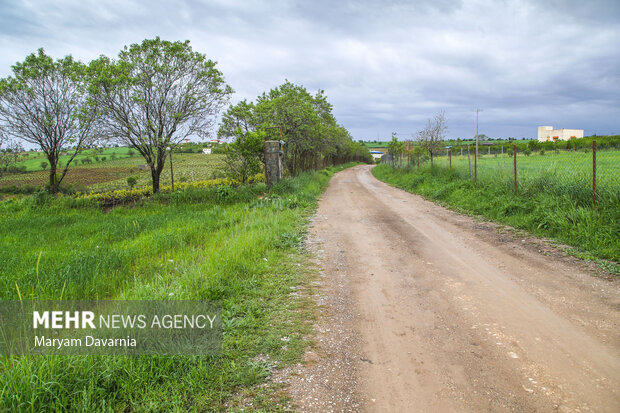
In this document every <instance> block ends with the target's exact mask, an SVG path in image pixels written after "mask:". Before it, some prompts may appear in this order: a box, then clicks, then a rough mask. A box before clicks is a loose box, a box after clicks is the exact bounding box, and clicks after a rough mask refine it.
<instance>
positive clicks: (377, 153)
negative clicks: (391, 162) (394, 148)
mask: <svg viewBox="0 0 620 413" xmlns="http://www.w3.org/2000/svg"><path fill="white" fill-rule="evenodd" d="M370 154H371V155H372V157H373V158H374V159H381V157H382V156H383V152H381V151H370Z"/></svg>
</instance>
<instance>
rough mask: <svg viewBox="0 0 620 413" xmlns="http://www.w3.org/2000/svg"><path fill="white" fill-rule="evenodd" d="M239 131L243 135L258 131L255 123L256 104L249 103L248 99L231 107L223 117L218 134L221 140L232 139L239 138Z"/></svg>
mask: <svg viewBox="0 0 620 413" xmlns="http://www.w3.org/2000/svg"><path fill="white" fill-rule="evenodd" d="M238 130H241V132H242V133H248V132H254V131H256V124H255V121H254V104H253V103H252V102H250V103H248V101H247V100H246V99H244V100H242V101H241V102H239V103H237V104H236V105H234V106H233V105H231V106H229V107H228V110H227V111H226V113H224V115H223V116H222V121H221V124H220V128H219V130H218V132H217V136H218V137H219V138H230V137H235V136H237V133H238Z"/></svg>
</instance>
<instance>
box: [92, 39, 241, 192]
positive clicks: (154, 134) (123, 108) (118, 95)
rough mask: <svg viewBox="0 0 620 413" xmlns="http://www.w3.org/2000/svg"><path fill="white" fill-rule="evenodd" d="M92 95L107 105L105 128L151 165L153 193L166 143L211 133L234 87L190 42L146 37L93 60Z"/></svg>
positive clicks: (164, 157) (111, 135)
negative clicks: (114, 55) (113, 55)
mask: <svg viewBox="0 0 620 413" xmlns="http://www.w3.org/2000/svg"><path fill="white" fill-rule="evenodd" d="M91 75H92V89H91V91H92V92H93V96H94V99H95V100H96V101H97V103H98V105H100V107H101V108H102V110H103V129H102V130H103V132H104V134H105V135H106V136H108V137H110V138H111V139H114V140H116V141H118V142H120V143H122V144H125V145H128V146H130V147H132V148H135V149H136V150H137V151H138V152H139V153H140V154H141V155H142V156H143V157H144V159H145V161H146V163H147V164H148V165H149V167H150V169H151V177H152V179H153V192H158V191H159V177H160V175H161V172H162V170H163V169H164V164H165V161H166V156H167V153H166V148H167V147H170V146H174V145H176V144H178V143H180V142H181V141H182V140H183V139H185V138H188V137H190V136H200V137H207V136H208V135H209V132H210V129H211V127H212V126H213V124H214V122H215V120H216V115H217V113H218V112H219V111H220V110H221V109H222V107H223V106H224V105H225V104H226V103H227V102H228V99H229V96H230V95H231V94H232V92H233V91H232V89H231V88H230V86H228V85H227V84H226V83H225V82H224V78H223V76H222V73H221V72H220V71H219V70H217V69H216V68H215V62H213V61H211V60H208V59H207V58H206V57H205V56H204V55H203V54H200V53H197V52H194V51H192V48H191V46H190V45H189V41H186V42H178V41H177V42H174V43H173V42H168V41H164V40H161V39H159V37H157V38H155V39H153V40H144V41H143V42H142V44H133V45H131V46H129V47H125V49H124V50H123V51H121V52H120V54H119V57H118V60H116V61H113V60H111V59H109V58H107V57H105V56H103V57H101V58H99V59H98V60H95V61H94V62H92V63H91Z"/></svg>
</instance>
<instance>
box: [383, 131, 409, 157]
mask: <svg viewBox="0 0 620 413" xmlns="http://www.w3.org/2000/svg"><path fill="white" fill-rule="evenodd" d="M387 148H388V152H389V153H390V155H391V158H392V165H396V157H400V156H401V155H402V153H403V152H404V150H405V144H404V143H403V142H399V141H398V138H397V137H396V133H392V140H391V141H390V143H388V145H387Z"/></svg>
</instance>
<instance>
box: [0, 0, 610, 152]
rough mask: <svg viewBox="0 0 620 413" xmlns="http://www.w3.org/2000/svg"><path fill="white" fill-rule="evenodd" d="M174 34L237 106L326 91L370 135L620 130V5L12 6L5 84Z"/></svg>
mask: <svg viewBox="0 0 620 413" xmlns="http://www.w3.org/2000/svg"><path fill="white" fill-rule="evenodd" d="M155 36H160V37H161V38H163V39H166V40H186V39H189V40H190V41H191V44H192V46H193V48H194V49H195V50H197V51H199V52H201V53H204V54H206V55H207V56H208V57H209V58H211V59H212V60H215V61H217V62H218V67H219V69H220V70H222V72H223V73H224V75H225V77H226V80H227V82H228V83H229V84H230V85H231V86H232V87H233V88H234V89H235V91H236V93H235V96H234V98H233V100H234V101H238V100H240V99H243V98H248V99H250V100H253V99H254V98H255V97H256V96H257V95H259V94H260V93H262V92H263V91H266V90H269V89H271V88H272V87H274V86H277V85H279V84H281V83H282V82H284V80H285V79H288V80H290V81H292V82H294V83H297V84H302V85H304V86H305V87H306V88H307V89H308V90H310V91H316V90H317V89H324V90H325V92H326V94H327V96H328V98H329V100H330V102H331V103H332V104H333V106H334V113H335V115H336V117H337V119H338V121H339V122H340V123H341V124H343V125H344V126H345V127H346V128H347V129H349V131H350V132H351V133H352V134H353V136H354V137H355V138H356V139H376V138H377V136H378V137H379V138H380V139H381V140H387V139H388V138H389V136H390V134H391V133H392V132H397V133H399V134H400V135H399V136H400V137H403V138H406V137H407V136H408V135H410V134H411V133H413V132H415V131H417V130H419V129H421V128H422V127H423V126H424V123H425V121H426V119H428V118H429V117H432V116H433V115H435V114H436V113H438V112H439V111H441V110H443V111H445V115H446V117H447V119H448V127H449V132H448V135H449V136H450V137H454V138H456V137H461V138H466V137H472V136H473V135H474V134H475V124H476V113H475V110H476V109H477V108H479V109H482V112H481V113H480V133H485V134H486V135H488V136H493V137H500V138H507V137H519V138H520V137H535V136H536V130H537V129H536V128H537V126H539V125H553V126H555V127H558V128H578V129H585V133H586V135H592V134H598V135H603V134H611V133H614V134H618V133H620V46H619V45H620V1H618V0H609V1H605V0H587V1H583V0H564V1H562V0H505V1H502V0H497V1H490V0H471V1H470V0H415V1H414V0H411V1H378V0H366V1H339V0H330V1H326V0H302V1H293V0H290V1H285V0H271V1H250V0H243V1H242V0H239V1H237V0H185V1H182V0H150V1H131V0H118V1H107V0H53V1H50V0H0V50H1V51H2V53H0V76H1V77H4V76H8V75H9V74H10V73H11V69H10V67H11V65H13V64H14V63H15V62H16V61H22V60H23V59H24V58H25V57H26V55H28V54H29V53H32V52H34V51H35V50H36V49H38V48H39V47H43V48H45V50H46V52H47V53H48V54H50V55H52V56H54V57H62V56H64V55H66V54H72V55H73V56H75V57H77V58H79V59H80V60H82V61H85V62H87V61H89V60H91V59H93V58H96V57H97V56H99V55H100V54H105V55H108V56H116V55H117V54H118V51H119V50H120V49H121V48H122V47H123V46H124V45H127V44H131V43H139V42H141V41H142V40H143V39H145V38H153V37H155Z"/></svg>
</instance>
